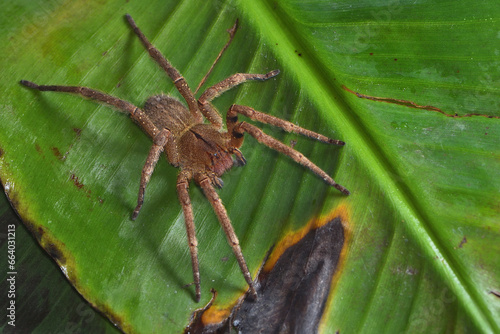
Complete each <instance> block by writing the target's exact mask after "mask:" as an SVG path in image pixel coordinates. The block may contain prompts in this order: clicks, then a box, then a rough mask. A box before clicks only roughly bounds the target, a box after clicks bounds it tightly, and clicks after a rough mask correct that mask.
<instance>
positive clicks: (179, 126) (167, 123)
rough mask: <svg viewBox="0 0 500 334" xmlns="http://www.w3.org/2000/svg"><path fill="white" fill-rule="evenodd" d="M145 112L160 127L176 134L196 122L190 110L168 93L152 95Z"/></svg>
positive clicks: (145, 106)
mask: <svg viewBox="0 0 500 334" xmlns="http://www.w3.org/2000/svg"><path fill="white" fill-rule="evenodd" d="M144 112H145V113H146V114H147V115H148V117H149V118H150V119H151V121H152V122H153V123H154V125H155V126H156V127H157V128H158V129H168V130H169V131H171V132H172V133H174V134H175V135H178V134H180V133H182V132H183V130H185V129H186V128H188V127H189V126H190V125H192V124H193V123H195V122H194V120H193V117H192V116H191V113H190V112H189V110H188V109H187V108H186V107H185V106H184V105H183V104H182V103H181V102H180V101H178V100H177V99H175V98H173V97H171V96H168V95H155V96H151V97H150V98H149V99H148V100H147V101H146V103H145V104H144Z"/></svg>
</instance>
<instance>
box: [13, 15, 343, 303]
mask: <svg viewBox="0 0 500 334" xmlns="http://www.w3.org/2000/svg"><path fill="white" fill-rule="evenodd" d="M125 17H126V19H127V21H128V23H129V24H130V27H131V28H132V30H133V31H134V32H135V34H136V35H137V37H138V38H139V39H140V41H141V42H142V44H143V45H144V47H145V48H146V50H147V51H148V53H149V55H150V56H151V57H152V58H153V59H154V60H155V61H156V62H157V63H158V64H159V65H160V66H161V67H162V69H163V70H164V71H165V72H166V73H167V75H168V76H169V77H170V78H171V79H172V81H173V82H174V84H175V86H176V87H177V89H178V90H179V92H180V94H181V95H182V97H183V98H184V99H185V100H186V102H187V105H188V108H186V107H185V106H184V105H183V104H182V103H181V102H179V101H178V100H176V99H175V98H173V97H170V96H166V95H155V96H152V97H150V98H149V99H148V100H147V101H146V103H145V104H144V108H143V109H141V108H139V107H136V106H135V105H133V104H131V103H130V102H127V101H124V100H121V99H119V98H116V97H114V96H111V95H108V94H105V93H103V92H100V91H97V90H94V89H91V88H87V87H79V86H52V85H50V86H49V85H37V84H35V83H33V82H30V81H26V80H21V81H20V83H21V84H23V85H24V86H26V87H28V88H31V89H35V90H38V91H54V92H65V93H75V94H78V95H81V96H82V97H86V98H91V99H94V100H97V101H98V102H101V103H105V104H108V105H110V106H113V107H115V108H117V109H119V110H120V111H123V112H125V113H128V114H129V115H130V117H131V118H132V120H134V121H135V122H136V123H137V124H138V125H139V126H140V127H141V128H142V130H144V131H145V132H146V133H147V134H148V135H149V137H151V138H152V140H153V145H152V147H151V149H150V151H149V154H148V157H147V159H146V162H145V164H144V167H143V169H142V173H141V180H140V186H139V195H138V199H137V206H136V208H135V210H134V211H133V213H132V217H131V218H132V220H135V219H136V218H137V216H138V214H139V211H140V210H141V207H142V204H143V201H144V193H145V190H146V186H147V184H148V182H149V180H150V178H151V174H152V173H153V170H154V168H155V165H156V163H157V162H158V160H159V158H160V155H161V153H162V152H164V153H165V154H166V158H167V160H168V162H169V163H170V164H171V165H173V166H174V167H178V168H179V169H180V171H179V174H178V177H177V193H178V197H179V201H180V203H181V206H182V210H183V213H184V221H185V225H186V230H187V237H188V243H189V250H190V253H191V263H192V270H193V279H194V282H193V283H191V284H194V285H195V293H196V295H195V299H196V302H199V300H200V297H201V288H200V272H199V265H198V248H197V244H198V242H197V240H196V235H195V225H194V217H193V210H192V207H191V200H190V198H189V193H188V190H189V183H190V181H191V180H194V182H195V183H196V184H198V185H199V186H200V187H201V188H202V189H203V192H204V194H205V196H206V198H207V199H208V201H209V202H210V204H211V205H212V207H213V209H214V211H215V213H216V215H217V218H218V220H219V222H220V224H221V226H222V228H223V229H224V232H225V234H226V236H227V239H228V242H229V244H230V246H231V247H232V249H233V252H234V255H235V256H236V259H237V261H238V264H239V266H240V269H241V271H242V273H243V276H244V277H245V280H246V282H247V283H248V286H249V292H250V294H251V296H252V297H253V298H256V297H257V292H256V290H255V286H254V283H253V281H252V276H251V275H250V272H249V271H248V267H247V264H246V262H245V259H244V257H243V253H242V251H241V248H240V245H239V241H238V237H237V236H236V234H235V232H234V229H233V227H232V225H231V221H230V219H229V216H228V214H227V212H226V209H225V207H224V205H223V204H222V201H221V199H220V198H219V195H218V194H217V192H216V190H215V188H221V187H222V186H223V182H222V179H221V178H220V177H221V176H222V174H224V172H226V171H227V170H229V169H230V168H231V167H232V166H233V165H240V166H242V165H245V163H246V160H245V158H244V157H243V154H242V153H241V151H240V150H239V148H240V147H241V145H242V144H243V135H244V133H245V132H246V133H248V134H250V135H251V136H252V137H254V138H255V139H256V140H257V141H258V142H260V143H262V144H264V145H266V146H268V147H270V148H272V149H274V150H276V151H278V152H280V153H282V154H285V155H288V156H289V157H290V158H292V159H293V160H295V161H296V162H298V163H299V164H301V165H303V166H305V167H307V168H309V169H310V170H311V171H312V172H313V173H315V174H316V175H318V176H319V177H321V178H322V179H323V180H324V181H325V182H326V183H327V184H329V185H330V186H333V187H335V188H337V189H338V190H339V191H341V192H342V193H344V194H345V195H349V191H348V190H347V189H346V188H344V187H343V186H341V185H339V184H337V183H336V182H335V181H334V180H333V179H332V178H331V177H330V176H329V175H328V174H327V173H325V172H324V171H323V170H322V169H321V168H319V167H318V166H316V165H315V164H314V163H312V162H311V161H310V160H309V159H307V158H306V157H305V156H303V155H302V154H300V153H299V152H298V151H296V150H295V149H293V148H292V147H289V146H287V145H285V144H283V143H281V142H280V141H278V140H277V139H274V138H273V137H271V136H269V135H267V134H265V133H264V132H263V131H262V130H261V129H259V128H258V127H256V126H254V125H252V124H250V123H247V122H244V121H239V120H238V115H239V114H241V115H244V116H246V117H248V118H250V119H252V120H255V121H259V122H262V123H267V124H271V125H274V126H277V127H280V128H282V129H283V130H285V131H287V132H295V133H298V134H301V135H304V136H308V137H311V138H313V139H316V140H319V141H321V142H324V143H328V144H335V145H345V143H344V142H342V141H340V140H334V139H330V138H328V137H325V136H323V135H321V134H319V133H316V132H313V131H310V130H307V129H304V128H301V127H299V126H297V125H295V124H293V123H290V122H288V121H285V120H282V119H279V118H277V117H273V116H270V115H267V114H265V113H262V112H260V111H257V110H254V109H252V108H250V107H246V106H242V105H232V106H231V107H230V108H229V111H228V112H227V116H226V127H227V131H223V122H222V117H221V116H220V115H219V113H218V111H217V110H216V109H215V108H214V107H213V106H212V105H211V103H210V101H212V100H213V99H214V98H216V97H217V96H219V95H221V94H222V93H224V92H225V91H227V90H229V89H231V88H233V87H235V86H237V85H239V84H241V83H244V82H246V81H248V80H259V81H265V80H268V79H270V78H273V77H275V76H276V75H278V74H279V70H274V71H271V72H269V73H267V74H248V73H237V74H233V75H231V76H230V77H228V78H227V79H225V80H223V81H221V82H219V83H217V84H215V85H213V86H211V87H209V88H208V89H206V90H205V91H204V92H203V93H202V94H201V96H200V97H199V98H198V100H196V98H195V97H194V94H195V93H196V92H195V93H193V92H192V91H191V89H190V88H189V86H188V84H187V82H186V80H185V79H184V78H183V77H182V76H181V74H180V73H179V71H177V70H176V69H175V68H174V67H173V66H172V65H171V64H170V63H169V62H168V60H167V59H166V58H165V57H164V56H163V55H162V54H161V53H160V51H159V50H158V49H156V48H155V47H154V46H153V45H152V44H151V43H150V42H149V40H148V39H147V38H146V36H144V34H143V33H142V32H141V30H140V29H139V27H138V26H137V25H136V23H135V22H134V20H133V19H132V17H131V16H130V15H128V14H127V15H126V16H125ZM237 24H238V21H236V23H235V25H234V26H233V27H232V28H231V29H229V30H228V32H229V35H230V36H229V41H228V42H227V44H226V45H225V46H224V47H223V49H222V50H221V52H220V53H219V55H218V57H217V59H216V60H215V62H214V63H213V65H212V67H211V68H210V70H209V71H208V73H207V74H206V75H205V77H204V78H203V80H202V81H201V82H200V85H199V86H198V88H199V87H200V86H201V85H202V84H203V83H204V81H205V79H206V78H207V76H208V75H209V74H210V72H211V70H212V69H213V67H214V65H215V64H216V62H217V61H218V59H219V58H220V56H221V54H222V53H223V52H224V50H225V49H226V48H227V47H228V46H229V44H230V43H231V41H232V38H233V36H234V33H235V31H236V29H237ZM196 91H197V90H196ZM203 117H205V118H206V119H207V120H208V123H205V122H204V118H203ZM233 156H234V160H233ZM214 187H215V188H214Z"/></svg>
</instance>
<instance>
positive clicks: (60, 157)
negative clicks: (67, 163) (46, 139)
mask: <svg viewBox="0 0 500 334" xmlns="http://www.w3.org/2000/svg"><path fill="white" fill-rule="evenodd" d="M50 149H51V150H52V153H53V154H54V156H55V157H56V158H57V159H59V160H61V161H64V160H65V159H66V156H64V155H62V154H61V151H59V149H58V148H57V147H55V146H53V147H51V148H50Z"/></svg>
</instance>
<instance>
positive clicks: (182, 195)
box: [177, 170, 201, 302]
mask: <svg viewBox="0 0 500 334" xmlns="http://www.w3.org/2000/svg"><path fill="white" fill-rule="evenodd" d="M191 179H192V175H191V174H190V173H189V172H186V171H185V170H181V172H180V173H179V175H178V176H177V195H178V197H179V202H180V203H181V206H182V211H183V213H184V224H185V225H186V232H187V237H188V244H189V252H190V253H191V265H192V267H193V280H194V285H195V291H196V297H195V300H196V302H199V301H200V297H201V287H200V268H199V263H198V241H197V240H196V232H195V229H194V216H193V208H192V206H191V199H190V198H189V181H190V180H191Z"/></svg>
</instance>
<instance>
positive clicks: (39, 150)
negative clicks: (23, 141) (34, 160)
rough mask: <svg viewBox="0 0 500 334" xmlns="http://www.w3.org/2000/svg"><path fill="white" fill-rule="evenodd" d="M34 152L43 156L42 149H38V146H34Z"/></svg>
mask: <svg viewBox="0 0 500 334" xmlns="http://www.w3.org/2000/svg"><path fill="white" fill-rule="evenodd" d="M35 150H36V151H37V152H38V154H40V155H43V152H42V148H41V147H40V145H38V144H35Z"/></svg>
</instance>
